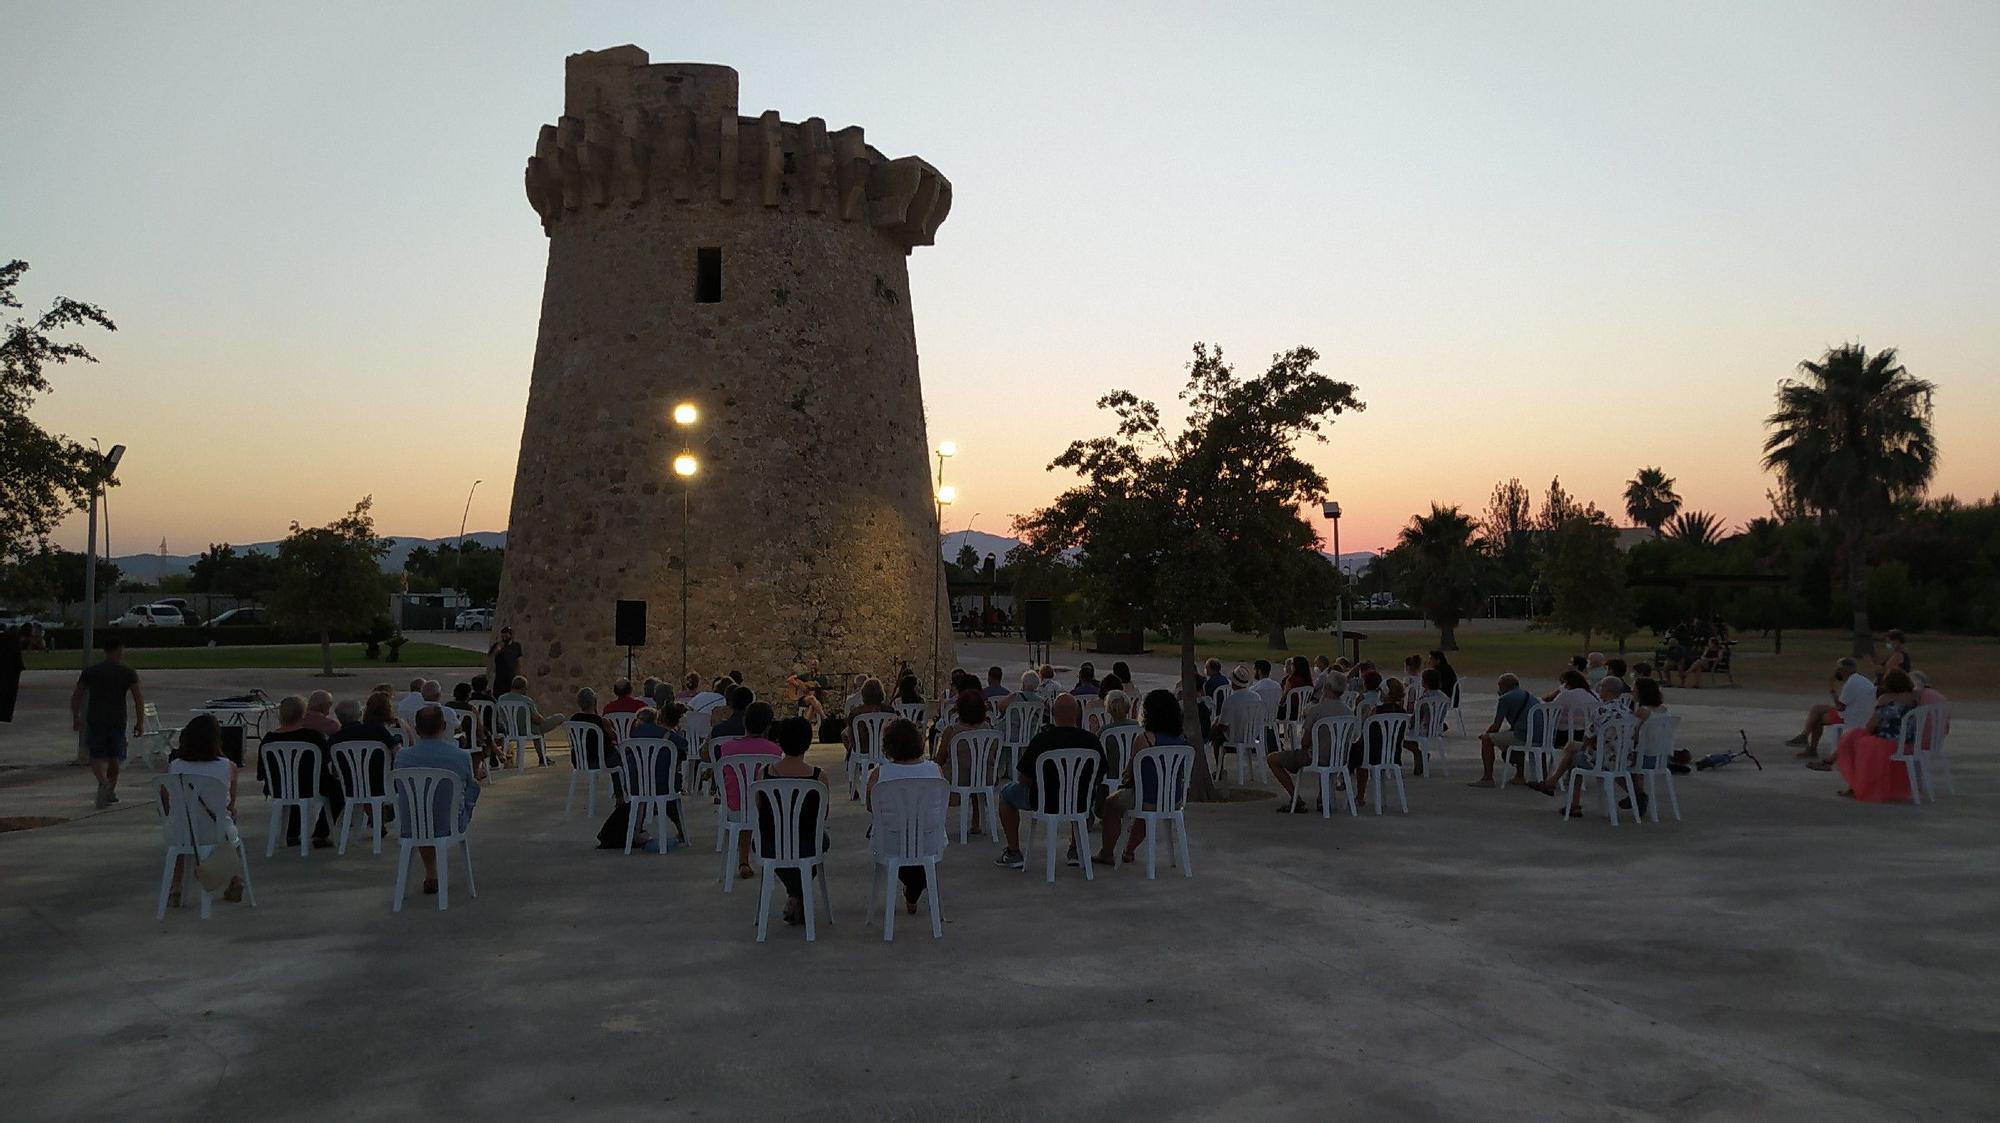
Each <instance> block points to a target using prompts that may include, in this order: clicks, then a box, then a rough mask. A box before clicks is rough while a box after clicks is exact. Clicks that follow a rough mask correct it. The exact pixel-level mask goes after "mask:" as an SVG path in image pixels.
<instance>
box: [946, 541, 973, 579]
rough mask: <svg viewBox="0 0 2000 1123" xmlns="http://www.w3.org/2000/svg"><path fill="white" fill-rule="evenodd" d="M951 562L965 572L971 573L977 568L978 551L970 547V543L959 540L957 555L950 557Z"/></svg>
mask: <svg viewBox="0 0 2000 1123" xmlns="http://www.w3.org/2000/svg"><path fill="white" fill-rule="evenodd" d="M951 564H953V565H955V566H957V567H958V568H959V569H960V570H961V571H963V572H965V573H972V572H973V571H975V570H977V569H978V568H979V551H978V550H975V549H973V548H972V543H970V542H961V543H959V546H958V556H957V557H955V558H953V559H952V563H951Z"/></svg>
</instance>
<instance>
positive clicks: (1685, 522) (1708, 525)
mask: <svg viewBox="0 0 2000 1123" xmlns="http://www.w3.org/2000/svg"><path fill="white" fill-rule="evenodd" d="M1653 532H1654V533H1655V534H1658V533H1660V528H1658V527H1655V528H1653ZM1666 537H1668V538H1672V539H1674V540H1675V541H1677V542H1686V543H1689V544H1691V545H1695V546H1713V545H1715V544H1716V543H1718V542H1721V541H1722V520H1721V519H1719V518H1716V517H1715V516H1714V515H1712V514H1710V513H1709V512H1707V511H1682V512H1681V513H1680V514H1678V515H1675V516H1674V518H1673V521H1671V522H1669V523H1667V525H1666Z"/></svg>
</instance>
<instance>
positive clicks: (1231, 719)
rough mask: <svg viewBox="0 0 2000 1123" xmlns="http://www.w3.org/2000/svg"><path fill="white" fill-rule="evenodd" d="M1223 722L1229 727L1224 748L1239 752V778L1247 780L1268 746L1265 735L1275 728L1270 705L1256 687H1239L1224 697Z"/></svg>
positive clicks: (1237, 755)
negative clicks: (1241, 688) (1246, 688)
mask: <svg viewBox="0 0 2000 1123" xmlns="http://www.w3.org/2000/svg"><path fill="white" fill-rule="evenodd" d="M1222 723H1223V725H1225V726H1226V727H1228V733H1227V734H1226V735H1225V737H1224V739H1223V742H1222V751H1223V752H1226V753H1235V754H1236V782H1237V783H1239V784H1241V783H1247V782H1248V781H1249V780H1253V779H1255V778H1256V776H1257V766H1258V763H1259V762H1260V761H1262V760H1263V758H1264V752H1265V750H1266V749H1267V748H1268V747H1269V746H1268V744H1267V743H1266V741H1265V739H1264V736H1265V734H1267V733H1269V732H1271V731H1272V729H1273V721H1272V714H1271V707H1269V706H1268V705H1265V703H1264V696H1263V695H1262V694H1260V693H1258V692H1257V691H1255V690H1239V691H1237V692H1235V693H1234V694H1231V695H1230V696H1229V697H1228V698H1226V699H1224V700H1223V703H1222Z"/></svg>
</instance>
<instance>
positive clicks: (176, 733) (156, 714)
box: [132, 702, 181, 768]
mask: <svg viewBox="0 0 2000 1123" xmlns="http://www.w3.org/2000/svg"><path fill="white" fill-rule="evenodd" d="M140 717H141V719H142V720H141V721H140V729H141V730H143V732H141V733H140V734H139V735H138V736H136V737H134V738H132V748H133V751H135V752H137V753H138V754H139V759H141V760H143V761H145V762H146V767H148V768H152V767H154V763H153V758H154V757H155V756H157V757H159V758H160V763H161V764H165V763H167V762H168V761H171V760H172V759H173V756H174V747H175V746H176V745H177V744H178V743H179V741H180V736H181V733H180V730H178V729H167V728H165V727H164V726H162V725H161V724H160V707H158V706H156V705H154V704H153V703H151V702H148V703H146V707H145V709H144V710H142V711H140Z"/></svg>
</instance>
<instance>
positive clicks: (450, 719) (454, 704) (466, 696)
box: [444, 682, 499, 764]
mask: <svg viewBox="0 0 2000 1123" xmlns="http://www.w3.org/2000/svg"><path fill="white" fill-rule="evenodd" d="M444 707H445V712H444V719H445V724H446V725H448V726H450V727H451V729H450V731H451V733H452V735H453V736H457V735H458V733H459V732H460V731H461V730H462V729H464V728H465V724H466V722H465V717H464V715H466V714H472V715H474V720H473V725H474V726H475V727H477V728H478V730H479V736H480V739H481V744H480V745H479V746H478V747H479V748H480V749H482V750H483V752H482V754H481V755H483V756H485V757H486V759H487V763H489V764H490V763H492V761H493V758H494V757H496V756H498V755H499V754H498V753H496V752H494V751H493V744H494V741H495V738H494V735H493V731H492V730H491V729H487V728H485V727H484V726H481V725H479V723H478V720H477V713H478V711H476V710H474V709H473V708H472V684H471V683H469V682H461V683H459V684H457V685H456V686H453V687H452V688H451V700H450V701H448V702H446V703H445V704H444Z"/></svg>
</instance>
